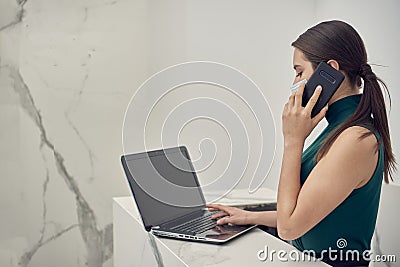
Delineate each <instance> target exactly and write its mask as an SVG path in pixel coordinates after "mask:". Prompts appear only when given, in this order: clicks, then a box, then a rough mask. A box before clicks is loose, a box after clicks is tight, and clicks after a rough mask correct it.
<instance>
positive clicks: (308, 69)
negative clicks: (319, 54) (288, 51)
mask: <svg viewBox="0 0 400 267" xmlns="http://www.w3.org/2000/svg"><path fill="white" fill-rule="evenodd" d="M293 68H294V70H295V77H294V81H293V84H295V83H297V82H299V81H301V80H304V79H307V80H308V79H310V77H311V74H313V72H314V69H313V67H312V64H311V62H310V61H307V60H306V58H305V56H304V54H303V52H301V51H300V50H299V49H298V48H294V52H293Z"/></svg>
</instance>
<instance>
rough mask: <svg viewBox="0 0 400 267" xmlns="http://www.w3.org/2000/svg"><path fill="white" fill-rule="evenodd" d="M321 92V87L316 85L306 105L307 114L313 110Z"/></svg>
mask: <svg viewBox="0 0 400 267" xmlns="http://www.w3.org/2000/svg"><path fill="white" fill-rule="evenodd" d="M321 91H322V86H321V85H318V86H317V88H316V89H315V91H314V93H313V95H312V96H311V98H310V100H308V103H307V105H306V107H305V109H306V110H307V112H308V113H309V114H311V111H312V110H313V108H314V106H315V104H316V103H317V101H318V98H319V96H320V95H321Z"/></svg>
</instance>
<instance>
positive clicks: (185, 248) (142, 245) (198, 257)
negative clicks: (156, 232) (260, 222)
mask: <svg viewBox="0 0 400 267" xmlns="http://www.w3.org/2000/svg"><path fill="white" fill-rule="evenodd" d="M230 201H231V200H228V202H230ZM237 201H238V202H240V200H237ZM221 202H222V203H225V202H224V200H222V201H221ZM241 203H242V204H245V203H246V201H241ZM114 225H115V226H116V228H115V229H114V249H115V255H114V265H115V266H119V267H128V266H165V267H168V266H174V267H175V266H176V267H177V266H191V267H192V266H193V267H197V266H198V267H201V266H221V267H222V266H232V267H236V266H265V265H269V264H270V265H272V266H328V265H327V264H325V263H322V262H317V261H293V260H291V258H289V257H290V255H292V258H294V256H293V255H294V254H289V253H293V252H291V251H292V250H293V251H297V250H296V249H295V248H294V247H292V246H291V245H289V244H288V243H285V242H283V241H282V240H279V239H278V238H276V237H274V236H272V235H269V234H267V233H265V232H264V231H262V230H260V229H257V228H256V229H252V230H251V231H249V232H248V233H245V234H244V235H242V236H240V237H237V238H235V239H234V240H232V241H230V242H228V243H225V244H223V245H214V244H207V243H200V242H189V241H182V240H175V239H169V238H159V237H154V236H152V234H147V233H146V231H145V230H144V228H143V224H142V222H141V220H140V218H139V214H138V211H137V209H136V206H135V204H134V201H133V199H132V197H118V198H114ZM117 226H118V227H117ZM122 229H124V230H122ZM149 235H150V236H152V238H151V239H150V240H152V241H151V242H150V240H149ZM266 247H268V252H272V250H275V251H276V252H278V251H281V250H282V251H286V253H287V254H286V256H282V255H283V254H281V257H282V258H284V259H285V258H286V259H287V260H286V261H285V260H279V259H278V258H277V257H276V254H275V256H272V258H271V256H270V255H272V254H268V255H269V258H268V259H266V260H265V261H261V260H259V259H258V257H257V253H258V251H260V250H264V251H266ZM132 248H134V249H132ZM131 249H132V250H131ZM271 259H272V260H271ZM144 263H146V264H150V265H146V264H144Z"/></svg>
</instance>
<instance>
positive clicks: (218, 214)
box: [211, 211, 229, 219]
mask: <svg viewBox="0 0 400 267" xmlns="http://www.w3.org/2000/svg"><path fill="white" fill-rule="evenodd" d="M224 216H229V214H228V213H226V212H225V211H223V212H220V213H217V214H214V215H213V216H211V219H217V218H220V217H224Z"/></svg>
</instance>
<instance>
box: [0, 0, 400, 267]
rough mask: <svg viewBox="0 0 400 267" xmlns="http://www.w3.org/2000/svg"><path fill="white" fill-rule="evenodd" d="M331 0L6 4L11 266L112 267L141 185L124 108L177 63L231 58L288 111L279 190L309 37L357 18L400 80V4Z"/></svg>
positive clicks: (1, 108) (1, 2)
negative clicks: (294, 62)
mask: <svg viewBox="0 0 400 267" xmlns="http://www.w3.org/2000/svg"><path fill="white" fill-rule="evenodd" d="M331 2H332V1H325V0H324V1H322V0H321V1H313V0H305V1H301V2H299V1H290V3H289V4H290V6H291V8H290V9H288V8H287V6H288V3H287V2H284V1H264V0H262V1H261V0H260V1H254V5H249V4H248V3H247V1H242V2H241V1H236V2H235V3H234V4H233V2H231V1H217V2H215V1H201V2H199V1H181V0H169V1H160V0H0V125H1V130H0V151H1V155H0V177H1V179H0V183H1V185H0V190H1V191H0V206H1V221H0V266H31V267H32V266H34V267H35V266H60V267H64V266H91V267H98V266H112V265H113V260H112V257H113V243H112V241H113V240H112V197H114V196H126V195H129V194H130V193H129V189H128V186H127V183H126V181H125V177H124V175H123V172H122V170H121V166H120V163H119V157H120V155H121V154H122V153H123V147H122V138H121V136H122V123H123V119H124V113H125V110H126V108H127V105H128V103H129V100H130V98H131V97H132V95H133V94H134V92H135V90H136V89H137V88H138V87H139V86H140V84H141V83H142V82H143V81H145V80H146V79H147V78H148V77H149V75H151V74H153V73H155V72H157V71H160V70H161V69H163V68H165V67H168V66H171V65H174V64H177V63H181V62H185V61H190V60H210V61H216V62H221V63H225V64H228V65H231V66H233V67H236V68H238V69H239V70H241V71H243V72H244V73H245V74H247V75H248V76H249V77H251V78H252V79H253V80H254V81H255V82H256V83H257V84H258V85H259V86H260V87H261V88H262V90H263V93H264V94H265V96H266V97H267V99H268V101H269V104H270V106H271V110H272V114H273V116H274V117H275V121H276V125H275V126H276V130H277V134H276V136H277V137H276V140H275V142H276V147H277V150H276V154H275V158H274V161H273V163H272V167H271V171H270V173H269V176H268V179H267V181H266V183H265V186H268V187H270V188H272V189H275V188H276V186H277V181H278V177H279V170H280V159H281V156H282V149H281V146H282V138H281V136H280V134H279V130H280V129H281V125H280V112H281V110H282V105H283V103H285V101H286V100H287V96H288V93H289V86H290V84H291V82H292V78H293V70H292V67H291V57H292V48H291V47H290V43H291V41H293V40H294V39H295V38H296V36H297V35H298V34H299V33H301V32H302V31H304V30H305V29H306V28H307V27H309V26H310V25H313V24H315V23H316V22H318V21H319V20H321V19H329V18H342V19H345V20H347V21H349V22H354V24H356V26H359V27H358V28H359V29H360V31H361V32H362V33H363V34H364V36H365V37H366V44H367V48H368V49H369V50H368V51H369V52H370V54H371V55H373V56H372V60H373V62H375V63H379V64H383V65H389V66H390V67H389V68H386V69H385V68H383V69H382V68H381V69H378V73H382V76H383V77H382V78H384V79H385V80H387V81H388V85H389V88H399V87H400V83H399V81H398V79H397V73H398V72H399V67H398V64H397V61H396V60H397V58H398V56H399V51H398V49H397V47H396V44H397V43H398V40H397V41H394V42H384V44H382V42H378V41H379V40H386V39H387V38H389V37H390V38H391V39H392V40H396V38H398V37H397V36H400V35H398V29H397V28H395V27H393V26H391V25H398V24H399V23H398V22H399V17H398V16H397V13H396V12H397V10H398V8H399V5H398V2H396V1H389V0H387V1H384V2H385V4H381V2H379V7H377V6H376V5H378V4H376V3H375V1H372V2H370V4H369V5H365V6H364V8H363V12H364V13H363V14H366V15H367V16H364V15H363V14H358V13H359V12H358V11H359V7H360V5H361V4H363V5H364V3H366V1H352V2H351V4H350V3H348V2H347V1H335V5H334V6H332V5H333V4H331ZM337 2H340V3H341V4H336V3H337ZM332 3H333V2H332ZM343 6H346V9H341V8H342V7H343ZM335 8H337V9H338V10H336V9H335ZM339 9H340V10H339ZM377 9H380V10H382V12H381V13H380V17H379V18H380V19H377V20H376V21H372V20H370V19H369V17H368V16H371V15H373V14H374V12H375V11H376V10H377ZM335 10H336V11H335ZM339 11H340V12H339ZM299 14H301V15H302V19H301V20H296V21H294V19H293V18H296V17H298V16H299ZM339 14H340V16H339ZM354 14H358V15H357V16H355V15H354ZM255 25H256V26H255ZM382 28H384V29H385V30H386V31H381V30H380V29H382ZM278 37H279V38H278ZM382 47H383V48H382ZM399 99H400V95H399V93H398V90H397V91H394V90H392V101H393V103H397V102H398V100H399ZM166 106H167V105H166ZM161 110H163V109H162V108H161ZM164 111H165V112H168V111H169V110H167V109H164ZM399 111H400V106H398V105H397V106H396V105H394V106H393V108H392V113H391V115H390V118H391V123H392V124H391V126H392V132H393V134H394V135H398V134H400V132H399V130H400V127H398V124H396V125H395V124H394V123H397V122H398V121H399V120H398V118H399V114H400V112H399ZM155 123H157V119H156V120H155ZM321 125H322V124H321ZM322 126H323V125H322ZM322 126H321V127H320V128H319V130H320V129H322ZM316 132H318V131H316ZM311 139H312V138H311ZM307 142H309V140H308V141H307ZM393 142H394V147H395V152H396V153H397V154H399V150H398V147H399V146H398V144H399V142H398V139H394V140H393ZM152 146H153V147H156V146H157V142H156V141H154V142H153V143H152ZM193 146H194V147H195V146H197V143H196V140H194V141H193ZM133 249H134V248H133Z"/></svg>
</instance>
